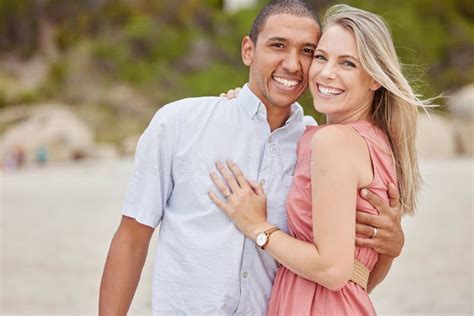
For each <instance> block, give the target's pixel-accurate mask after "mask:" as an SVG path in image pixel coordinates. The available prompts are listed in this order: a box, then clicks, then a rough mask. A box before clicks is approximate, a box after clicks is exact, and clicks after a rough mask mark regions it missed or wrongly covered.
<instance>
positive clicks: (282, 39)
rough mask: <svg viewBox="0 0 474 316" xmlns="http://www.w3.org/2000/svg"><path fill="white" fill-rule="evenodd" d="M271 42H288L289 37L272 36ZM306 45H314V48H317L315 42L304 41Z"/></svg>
mask: <svg viewBox="0 0 474 316" xmlns="http://www.w3.org/2000/svg"><path fill="white" fill-rule="evenodd" d="M268 41H269V42H288V39H286V38H284V37H278V36H276V37H270V38H269V39H268ZM304 46H309V47H312V48H314V49H316V46H317V45H316V44H315V43H304Z"/></svg>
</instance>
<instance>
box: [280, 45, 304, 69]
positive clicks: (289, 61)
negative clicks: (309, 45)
mask: <svg viewBox="0 0 474 316" xmlns="http://www.w3.org/2000/svg"><path fill="white" fill-rule="evenodd" d="M283 68H284V69H285V70H286V71H288V72H290V73H295V72H298V71H300V70H301V61H300V55H299V54H298V52H297V51H294V50H292V51H290V52H289V53H288V54H287V55H286V56H285V59H284V60H283Z"/></svg>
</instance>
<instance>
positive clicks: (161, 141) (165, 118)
mask: <svg viewBox="0 0 474 316" xmlns="http://www.w3.org/2000/svg"><path fill="white" fill-rule="evenodd" d="M171 110H172V109H171V107H170V106H169V105H168V106H164V107H162V108H161V109H160V110H158V111H157V112H156V114H155V116H154V117H153V119H152V120H151V122H150V124H149V126H148V127H147V128H146V130H145V131H144V132H143V134H142V135H141V136H140V139H139V140H138V145H137V148H136V151H135V160H134V166H133V172H132V176H131V178H130V182H129V185H128V189H127V193H126V195H125V202H124V206H123V210H122V213H123V215H125V216H127V217H131V218H135V220H136V221H137V222H139V223H141V224H144V225H147V226H150V227H153V228H155V227H157V226H158V224H159V223H160V222H161V219H162V218H163V213H164V209H165V206H166V202H167V200H168V198H169V196H170V194H171V192H172V190H173V181H172V178H171V167H172V160H173V159H172V158H173V156H174V151H175V144H176V138H177V124H176V118H175V115H174V114H173V112H172V111H171Z"/></svg>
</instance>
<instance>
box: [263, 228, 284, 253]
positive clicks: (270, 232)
mask: <svg viewBox="0 0 474 316" xmlns="http://www.w3.org/2000/svg"><path fill="white" fill-rule="evenodd" d="M279 230H280V228H278V227H276V226H275V227H272V228H269V229H267V230H266V231H264V233H265V235H267V242H266V243H265V244H264V245H262V246H261V247H260V248H262V249H263V250H265V246H266V245H267V244H268V242H269V241H270V235H271V234H273V233H274V232H276V231H279Z"/></svg>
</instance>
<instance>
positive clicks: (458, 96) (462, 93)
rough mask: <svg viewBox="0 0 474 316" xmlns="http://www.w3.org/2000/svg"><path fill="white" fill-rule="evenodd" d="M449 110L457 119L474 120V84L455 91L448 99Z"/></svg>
mask: <svg viewBox="0 0 474 316" xmlns="http://www.w3.org/2000/svg"><path fill="white" fill-rule="evenodd" d="M448 109H449V112H450V113H451V114H452V116H453V117H454V118H455V119H461V120H470V121H473V120H474V84H470V85H467V86H465V87H463V88H461V89H460V90H458V91H457V92H455V93H453V94H452V95H451V97H450V98H449V99H448Z"/></svg>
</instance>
